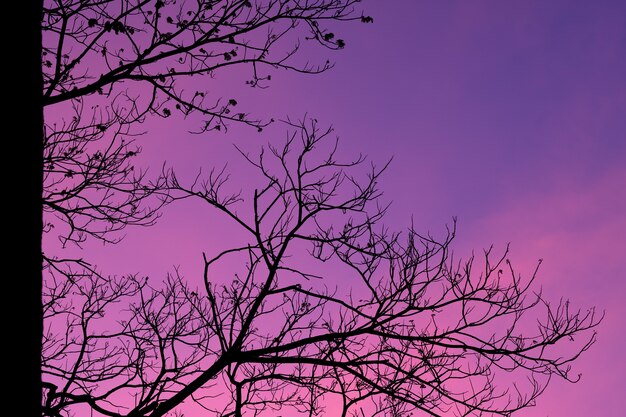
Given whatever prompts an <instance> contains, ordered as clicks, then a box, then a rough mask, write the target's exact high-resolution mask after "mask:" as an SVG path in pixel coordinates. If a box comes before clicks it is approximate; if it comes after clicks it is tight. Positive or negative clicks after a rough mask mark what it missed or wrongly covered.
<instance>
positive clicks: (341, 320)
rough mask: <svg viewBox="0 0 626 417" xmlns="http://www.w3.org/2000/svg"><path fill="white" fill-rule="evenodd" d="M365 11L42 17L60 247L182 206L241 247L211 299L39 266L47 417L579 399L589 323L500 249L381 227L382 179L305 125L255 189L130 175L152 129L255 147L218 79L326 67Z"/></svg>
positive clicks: (156, 8)
mask: <svg viewBox="0 0 626 417" xmlns="http://www.w3.org/2000/svg"><path fill="white" fill-rule="evenodd" d="M357 3H359V1H358V0H258V1H248V0H46V1H44V2H43V16H42V22H43V23H42V30H43V32H42V33H43V48H42V64H43V66H42V69H43V72H42V74H43V91H42V95H41V97H40V98H41V99H42V100H43V103H42V107H43V108H44V112H45V124H44V128H43V138H42V141H41V142H40V143H41V144H42V146H43V148H42V153H43V156H42V158H43V160H42V161H41V162H42V164H41V166H42V170H43V201H42V204H43V212H44V223H43V226H38V227H42V229H43V232H44V233H46V234H47V236H48V237H49V236H56V237H58V238H59V239H60V240H61V243H62V245H63V246H65V245H67V244H70V243H71V244H76V245H79V246H80V245H81V244H82V243H83V242H85V241H86V240H87V239H96V240H101V241H103V242H105V243H115V242H117V241H118V240H119V238H120V236H121V235H120V234H119V232H120V231H122V230H124V229H125V228H126V227H128V226H150V225H152V224H154V222H155V221H156V220H157V219H158V217H159V215H160V209H161V208H162V207H163V205H164V204H170V203H171V204H175V203H176V202H177V201H179V200H183V199H191V200H195V201H197V202H198V203H199V204H204V205H205V206H206V208H207V210H208V212H210V213H211V215H213V216H217V217H219V218H223V219H224V220H225V221H230V222H231V224H232V225H233V227H234V228H237V229H238V230H239V231H241V232H242V233H243V234H245V235H246V236H247V238H246V239H244V240H242V241H241V242H240V244H239V245H235V246H232V247H226V248H224V250H223V251H222V252H220V253H206V254H204V265H205V268H204V272H203V274H202V277H201V278H202V279H201V281H200V282H201V283H202V285H201V286H200V288H196V285H195V284H193V283H192V282H193V281H191V280H187V279H186V278H184V277H182V276H180V275H179V274H178V273H173V274H171V275H169V276H168V277H167V278H166V279H165V280H164V281H163V282H161V281H160V280H157V279H155V278H151V279H150V280H149V279H147V278H145V277H142V276H139V275H127V276H121V277H111V276H108V275H107V274H106V271H104V272H103V271H100V270H98V269H96V268H95V267H93V266H92V265H91V264H90V263H89V260H88V259H83V258H71V259H69V258H70V257H69V256H64V253H66V252H64V251H63V250H59V251H56V252H54V253H51V251H48V250H47V249H48V248H44V249H45V250H44V263H43V271H44V280H43V320H44V331H43V348H42V356H41V357H42V363H43V364H42V375H43V388H44V389H43V401H42V407H43V408H42V410H43V411H42V413H43V415H45V416H51V417H53V416H54V417H66V416H72V415H87V414H88V413H89V415H101V416H112V417H116V416H128V417H160V416H164V415H182V414H183V413H185V412H187V411H188V410H197V412H198V413H203V415H204V414H206V415H214V416H221V417H226V416H234V417H243V416H270V415H281V414H282V415H302V416H316V415H324V414H326V415H335V414H336V415H341V416H365V415H367V416H371V415H378V416H405V415H411V414H412V415H424V416H426V415H431V416H444V415H445V416H450V415H455V416H457V415H458V416H466V415H467V416H479V415H485V416H488V415H501V416H507V415H510V414H511V412H513V411H515V410H518V409H521V408H524V407H527V406H529V405H531V404H533V402H534V400H535V399H536V398H537V396H538V395H540V394H541V392H542V390H543V388H544V387H545V386H546V384H547V382H548V381H549V379H550V377H551V376H554V375H556V376H559V377H562V378H565V379H569V380H575V379H576V377H575V376H571V375H570V373H569V372H570V369H569V365H570V362H571V361H573V360H575V359H576V357H577V356H578V355H579V354H580V353H582V352H583V351H585V350H587V349H588V348H589V347H590V346H591V344H592V343H593V342H594V340H595V333H594V331H593V328H594V327H595V326H596V325H597V323H598V318H597V317H596V316H595V313H594V311H593V310H589V311H586V312H583V311H579V310H576V309H572V308H570V306H569V303H567V302H565V301H563V302H561V303H558V304H557V305H551V304H550V303H549V302H548V301H547V299H545V298H544V297H543V296H542V295H541V293H536V292H535V290H534V286H533V285H532V284H533V282H534V279H535V276H536V271H535V272H534V273H532V274H531V276H530V277H528V278H525V279H524V278H522V277H520V276H519V274H517V273H516V272H515V271H514V269H513V268H512V266H511V264H510V263H509V261H508V260H507V252H508V250H507V251H505V253H503V254H502V255H500V256H496V255H494V254H493V253H492V250H491V249H490V250H488V251H486V252H485V253H484V258H482V259H481V260H480V261H479V260H477V259H476V260H475V259H474V258H473V257H472V258H470V259H469V260H467V261H464V262H460V261H458V260H456V259H455V258H454V257H453V256H452V253H451V243H452V240H453V238H454V235H455V228H454V227H451V228H450V229H449V230H448V231H447V234H446V235H445V236H444V237H443V238H435V237H433V236H430V235H422V234H419V233H418V232H417V230H416V228H414V227H413V225H410V226H409V227H408V228H407V229H406V230H403V231H401V232H400V231H394V230H392V229H391V228H390V227H389V226H386V225H385V224H384V220H385V214H386V211H387V206H386V205H385V203H384V202H383V201H382V200H381V195H382V193H381V191H380V190H379V188H378V179H379V177H380V175H381V174H382V173H383V171H384V169H385V167H386V166H384V167H383V168H382V169H378V168H376V167H375V165H370V164H368V163H367V162H366V160H365V158H364V157H362V156H357V157H356V158H355V159H353V160H347V161H342V160H341V159H340V158H339V157H338V152H337V146H338V142H337V140H335V139H334V138H333V137H332V131H331V129H321V128H320V127H319V126H318V125H317V123H316V121H314V120H312V119H305V120H303V121H300V122H295V123H294V122H291V121H287V122H286V124H287V127H288V129H289V132H290V133H289V136H288V140H287V142H286V143H284V144H282V145H280V146H278V145H276V144H275V142H270V143H271V144H269V145H266V146H265V147H264V148H263V149H262V150H261V151H260V152H258V153H254V152H251V151H249V150H243V149H241V150H240V153H241V156H242V157H243V158H245V160H246V161H247V162H248V163H249V164H250V166H251V167H252V168H254V169H255V170H256V172H257V173H258V179H259V181H260V182H258V183H256V184H254V181H248V182H247V183H246V186H247V187H249V188H245V186H244V187H241V186H240V185H238V184H236V183H233V181H231V180H229V177H228V174H227V173H226V172H224V171H220V170H213V171H211V172H210V174H209V175H206V176H205V175H198V177H197V178H195V180H193V179H192V180H190V181H188V180H186V179H180V178H178V176H177V175H176V172H175V170H174V169H172V168H170V167H166V166H159V167H150V172H147V171H146V170H144V169H140V168H138V167H137V165H136V163H135V160H134V158H135V157H136V155H138V154H139V153H140V152H141V147H140V146H139V145H138V143H139V142H138V141H137V139H136V138H137V136H139V135H141V134H143V133H145V132H143V130H142V128H141V125H142V123H143V122H144V121H145V120H146V119H147V118H149V117H163V118H174V117H177V116H178V117H180V118H181V119H182V118H187V117H188V116H189V117H190V119H191V120H189V122H190V123H191V126H190V128H191V129H194V131H195V132H197V133H205V134H206V133H208V132H216V131H221V132H225V131H226V130H227V128H228V126H230V125H231V124H233V123H237V124H242V125H244V126H249V127H252V128H253V129H256V130H258V131H262V130H263V128H264V127H265V126H267V125H268V124H269V123H271V122H272V121H273V120H272V119H270V120H262V119H260V118H258V117H256V116H254V115H251V114H250V113H249V112H247V111H246V109H245V103H243V102H240V101H242V100H240V99H238V98H237V97H232V96H216V95H214V94H213V93H212V92H211V91H212V81H213V79H214V78H215V77H218V76H219V75H220V74H221V73H222V72H226V73H228V71H229V70H230V69H232V68H234V67H237V66H239V67H243V68H247V69H248V71H249V72H248V74H249V76H248V79H247V80H246V81H245V84H246V85H248V86H250V87H253V88H266V87H268V86H270V84H271V77H272V72H273V71H276V70H289V71H296V72H301V73H306V74H317V73H320V72H323V71H326V70H328V69H330V68H331V67H332V63H330V61H326V60H325V59H324V60H322V61H320V62H316V61H312V62H309V61H308V60H307V57H306V54H305V53H304V51H303V47H302V46H303V45H304V44H305V43H309V44H312V45H317V46H321V47H322V48H327V49H330V50H334V49H341V48H343V47H344V46H345V42H344V40H342V39H341V38H340V36H338V35H336V34H335V33H333V32H331V29H330V28H331V27H332V28H335V27H336V26H337V22H342V21H351V20H356V21H360V22H363V23H371V22H372V18H371V17H368V16H365V15H363V14H361V12H360V10H358V9H356V8H355V7H356V6H357ZM191 116H193V117H191ZM174 168H175V167H174ZM233 190H241V191H240V192H233ZM220 216H221V217H220ZM38 256H39V255H38ZM478 264H479V265H478ZM104 269H106V266H104ZM39 301H40V300H37V304H38V305H39ZM572 341H573V343H572V344H571V345H569V349H570V350H567V352H569V353H567V354H563V353H559V352H563V351H562V350H561V349H562V348H563V346H565V345H566V344H568V343H569V342H572ZM508 374H511V375H513V376H514V378H515V381H524V383H512V382H511V381H512V380H511V379H510V377H508V376H507V375H508Z"/></svg>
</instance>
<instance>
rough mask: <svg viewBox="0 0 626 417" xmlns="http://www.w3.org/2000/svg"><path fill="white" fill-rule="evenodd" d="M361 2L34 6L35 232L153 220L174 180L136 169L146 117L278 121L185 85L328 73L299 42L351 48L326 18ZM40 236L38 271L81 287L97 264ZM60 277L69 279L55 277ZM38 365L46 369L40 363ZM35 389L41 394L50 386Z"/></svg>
mask: <svg viewBox="0 0 626 417" xmlns="http://www.w3.org/2000/svg"><path fill="white" fill-rule="evenodd" d="M356 3H358V0H315V1H310V2H304V3H303V2H301V1H295V0H269V1H256V2H252V1H247V0H245V1H244V0H196V1H191V0H119V1H117V0H116V1H112V0H104V1H101V0H87V1H75V0H46V1H44V2H41V3H38V4H37V7H36V8H35V9H34V10H33V9H32V8H31V12H32V13H31V14H29V16H31V22H35V21H36V22H37V25H36V27H37V30H36V36H34V37H33V42H32V44H33V47H34V48H35V49H36V54H37V55H38V57H37V60H33V61H34V62H37V65H36V70H35V73H36V74H37V77H35V78H36V79H38V83H34V84H32V85H34V86H35V88H36V89H37V90H38V91H37V93H36V94H35V93H33V94H32V97H33V101H32V103H34V107H35V108H36V109H37V110H36V112H37V114H38V119H37V120H40V122H41V124H37V125H33V126H34V127H33V132H34V130H37V131H39V132H42V131H43V138H42V137H41V136H40V134H41V133H38V134H37V148H36V150H32V149H31V148H30V147H29V148H28V152H27V155H29V156H30V159H29V160H30V161H31V163H32V168H33V169H32V172H33V173H37V175H36V177H34V178H31V181H30V184H31V185H32V187H33V193H32V195H31V197H32V206H33V207H35V206H36V207H35V208H34V209H33V210H32V212H30V213H31V214H30V217H29V219H28V221H26V222H25V223H27V224H32V225H34V226H33V227H34V230H35V234H34V236H40V234H41V231H42V230H43V232H44V233H45V234H46V236H47V238H48V239H49V238H50V236H52V235H53V234H54V235H55V236H57V237H58V238H59V239H60V240H61V243H62V244H63V246H65V245H67V244H75V245H80V244H81V243H82V242H84V241H85V240H86V239H99V240H102V241H104V242H108V243H114V242H116V241H117V240H118V239H119V237H120V235H119V234H118V233H117V232H119V231H121V230H123V229H124V228H126V227H127V226H133V225H141V226H149V225H151V224H153V223H154V222H155V221H156V219H157V218H158V215H159V209H160V208H161V207H162V205H163V204H165V203H166V202H167V201H168V195H167V187H165V179H166V178H165V176H164V171H163V172H158V173H156V175H155V176H153V177H149V176H148V174H147V173H146V172H143V171H140V170H139V169H136V167H135V164H134V162H133V158H134V157H135V156H136V155H137V154H138V153H139V152H140V151H141V148H140V147H139V146H137V144H136V143H135V137H136V136H137V135H139V134H141V133H142V132H141V130H139V125H141V123H142V122H143V121H144V120H145V119H146V118H147V117H152V116H159V117H174V116H176V114H181V115H183V116H185V117H187V116H192V115H198V116H199V117H200V118H201V120H202V121H201V123H200V128H199V129H198V130H199V132H206V131H208V130H211V131H225V130H226V129H227V127H228V124H229V123H231V122H232V123H241V124H245V125H249V126H252V127H254V128H256V129H258V130H259V131H261V130H262V129H263V127H264V126H266V125H267V124H268V123H270V122H271V120H270V121H264V120H260V119H256V118H254V117H252V116H250V115H249V114H248V113H246V112H245V110H241V111H239V110H238V111H235V109H239V108H240V107H242V106H239V103H238V101H237V100H236V99H235V98H232V97H228V98H226V99H224V98H222V97H214V96H212V95H210V94H209V93H208V91H206V90H203V89H195V88H194V89H193V91H189V90H186V89H185V88H184V86H183V84H184V82H185V80H188V79H191V78H192V77H193V78H194V80H195V79H198V78H199V77H201V78H200V79H203V80H207V79H211V78H212V77H214V76H215V75H216V74H218V73H219V72H221V71H224V70H228V69H230V68H233V67H234V66H247V67H249V68H250V69H251V76H250V79H249V80H248V81H247V84H248V85H250V86H252V87H256V88H265V87H267V86H268V84H269V82H270V81H271V74H270V71H269V70H275V69H286V70H292V71H298V72H301V73H307V74H316V73H320V72H323V71H326V70H328V69H330V68H331V67H332V64H331V63H330V62H329V61H326V62H325V63H322V64H319V65H318V64H310V63H306V62H305V63H300V62H298V56H299V54H298V51H299V49H300V44H301V42H302V41H305V40H306V41H310V42H314V43H317V44H319V45H322V46H323V47H325V48H329V49H340V48H343V47H344V45H345V42H344V41H343V40H341V39H337V38H335V35H334V34H333V33H331V32H330V31H329V30H328V29H327V28H326V23H330V22H337V21H348V20H361V21H363V22H365V23H368V22H371V18H369V17H367V16H362V15H360V14H358V13H357V11H356V10H355V8H354V6H355V5H356ZM40 23H41V25H40ZM42 34H43V35H42ZM42 36H43V39H42ZM39 59H41V61H40V63H41V65H40V64H39ZM41 76H43V81H42V79H41ZM42 82H43V85H42V84H41V83H42ZM29 85H31V84H30V83H29ZM194 85H198V83H197V82H195V83H194ZM26 101H28V100H26ZM42 108H43V109H44V113H45V124H43V122H42V121H41V116H42V114H41V109H42ZM33 134H34V133H33ZM33 175H34V174H33ZM42 175H43V179H42V178H41V176H42ZM42 185H43V188H42ZM41 196H43V198H41ZM42 210H43V213H44V219H43V225H42V224H41V222H42V219H41V211H42ZM35 213H37V214H35ZM31 243H32V245H31V246H30V251H31V252H30V253H32V256H33V259H32V261H33V262H32V263H33V264H34V265H36V267H37V268H39V266H40V265H41V264H42V263H43V268H44V270H45V271H46V274H48V275H49V276H47V277H46V280H48V278H49V279H50V280H52V281H50V282H52V283H53V284H51V285H53V286H54V285H57V284H58V285H60V286H61V287H59V288H64V286H65V285H70V284H72V282H73V281H72V280H73V278H72V277H74V276H75V274H76V273H77V272H76V271H83V272H79V274H83V273H84V271H88V272H87V273H90V274H93V273H94V272H95V271H93V269H92V268H91V266H90V264H89V263H88V262H86V261H84V260H82V259H68V257H66V256H63V254H62V253H61V254H59V253H56V252H55V253H51V251H50V250H49V249H48V248H46V250H45V253H44V255H43V259H42V255H41V239H40V237H38V238H36V239H35V238H33V239H32V240H31ZM42 261H43V262H42ZM33 274H34V272H33V271H31V275H33ZM59 274H60V275H59ZM36 275H37V277H34V275H33V279H34V282H36V283H37V284H36V285H34V286H33V287H32V288H29V290H28V295H27V299H28V302H27V304H26V305H27V306H28V307H25V308H28V311H29V313H28V316H29V317H32V320H31V321H32V323H33V324H35V323H36V326H35V325H34V326H33V327H32V329H33V333H30V334H29V340H30V341H31V342H32V345H33V346H39V344H38V343H37V341H38V340H39V339H40V338H41V335H42V328H41V321H42V315H41V308H42V306H41V295H42V287H41V282H42V279H41V275H40V273H37V274H36ZM59 276H64V277H65V279H66V281H64V282H57V281H55V277H56V278H58V277H59ZM100 278H102V277H100ZM102 279H104V278H102ZM45 285H49V282H48V281H46V284H45ZM72 285H73V284H72ZM44 342H45V340H44ZM39 353H40V351H38V352H37V355H34V356H37V357H39V356H40V355H39ZM29 363H33V364H34V366H37V361H36V360H32V361H30V362H29ZM33 391H34V392H40V391H41V389H40V386H36V387H34V390H33ZM39 402H40V401H33V403H39Z"/></svg>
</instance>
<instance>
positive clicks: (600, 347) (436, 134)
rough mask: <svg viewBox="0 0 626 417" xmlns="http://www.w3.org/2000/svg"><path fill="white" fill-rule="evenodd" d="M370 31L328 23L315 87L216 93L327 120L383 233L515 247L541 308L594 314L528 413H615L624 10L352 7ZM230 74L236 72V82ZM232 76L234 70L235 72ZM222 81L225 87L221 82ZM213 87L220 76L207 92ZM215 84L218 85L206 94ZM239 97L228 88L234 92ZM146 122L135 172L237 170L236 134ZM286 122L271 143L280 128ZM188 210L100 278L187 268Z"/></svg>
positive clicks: (466, 249)
mask: <svg viewBox="0 0 626 417" xmlns="http://www.w3.org/2000/svg"><path fill="white" fill-rule="evenodd" d="M365 9H366V11H367V13H368V14H370V15H372V16H373V17H374V24H373V25H363V24H353V25H348V26H347V27H346V26H343V27H342V28H338V31H337V32H338V35H340V36H339V37H341V38H344V39H346V42H347V48H346V49H345V50H343V51H341V52H338V53H330V52H326V51H325V52H324V53H323V54H322V55H320V57H322V59H326V57H327V56H328V57H329V58H331V59H333V60H335V61H336V67H335V68H334V69H333V70H332V71H330V72H328V73H326V74H323V75H321V76H303V75H299V74H292V73H286V72H278V73H273V81H272V87H271V88H270V89H267V90H263V91H254V92H250V91H248V89H246V88H243V87H244V86H243V85H242V84H243V81H242V80H243V78H242V79H238V78H237V76H238V74H232V73H230V74H229V75H228V76H226V75H224V77H225V78H223V79H218V81H219V82H220V83H222V84H220V86H221V87H215V88H218V89H219V88H221V89H222V90H226V87H224V85H228V84H229V83H233V84H236V85H238V86H241V87H234V88H233V90H232V91H228V92H226V91H224V93H225V94H227V93H228V94H231V95H233V96H234V97H236V98H237V99H238V101H239V102H240V105H241V106H242V107H243V106H245V108H246V109H249V110H252V111H254V112H256V114H258V115H260V116H267V117H270V116H273V117H284V116H286V115H290V116H293V117H301V116H302V115H303V114H304V113H305V112H308V114H309V115H311V116H313V117H316V118H318V119H319V120H320V123H321V124H322V125H328V124H332V125H333V126H334V127H335V129H336V133H337V134H338V135H339V136H340V137H341V138H342V147H343V148H344V149H346V150H347V152H346V153H358V152H363V153H365V154H368V155H369V156H370V157H371V158H372V159H374V160H375V161H378V162H380V163H381V164H382V163H383V162H384V161H385V160H386V159H388V158H389V157H392V156H393V158H394V161H393V164H392V166H391V167H390V169H389V171H388V172H387V175H386V176H385V177H384V180H383V183H382V188H383V189H384V191H385V195H386V198H387V199H389V200H393V206H392V210H391V213H390V214H391V216H390V218H389V220H388V221H389V222H391V223H392V225H393V226H394V227H397V228H399V227H402V226H404V225H406V224H407V223H408V221H409V219H410V216H411V215H414V219H415V223H416V225H417V228H418V229H419V230H422V231H427V230H430V231H433V232H435V233H436V232H439V231H441V230H443V227H444V225H445V224H446V223H450V221H451V218H452V217H453V216H457V217H458V219H459V228H458V231H459V234H458V235H459V237H458V239H457V243H456V246H455V247H456V250H457V252H459V253H460V254H461V255H467V254H469V253H470V250H471V249H477V250H480V249H481V248H483V247H486V246H489V245H490V244H491V243H493V244H495V245H496V247H497V248H500V249H502V248H504V246H505V244H506V243H507V242H511V244H512V246H511V247H512V255H511V259H512V260H513V262H514V264H515V265H517V267H518V269H520V270H521V271H522V272H526V273H530V272H531V271H532V268H533V267H534V264H535V263H536V261H537V259H539V258H543V259H544V264H543V267H542V269H541V274H540V283H541V285H542V286H543V288H544V291H545V293H546V294H547V295H548V296H552V297H553V298H558V297H560V296H564V297H568V298H570V299H571V300H572V302H573V304H574V305H576V306H580V307H590V306H593V305H595V306H597V307H599V308H600V309H605V310H606V318H605V320H604V322H603V324H602V325H601V326H600V328H599V336H598V342H597V344H596V345H595V346H594V347H593V348H592V350H591V351H590V352H588V354H586V355H584V356H583V357H582V358H581V360H580V361H579V362H578V363H577V364H576V366H575V369H574V371H575V372H582V373H583V380H582V381H581V382H580V383H579V384H576V385H570V384H564V383H561V382H558V381H557V382H555V383H554V384H553V385H552V386H551V387H550V388H549V389H548V391H547V393H546V394H545V395H544V396H543V397H542V398H541V399H540V401H539V404H538V406H537V407H535V408H533V409H529V410H527V411H525V412H522V413H520V414H519V415H520V416H525V417H540V416H541V417H543V416H550V417H590V416H603V417H620V416H623V404H622V398H623V393H624V392H626V379H625V378H624V375H626V361H625V360H624V359H623V357H622V355H623V351H624V346H626V336H624V333H625V332H626V318H625V317H626V303H625V302H624V297H626V273H625V272H624V268H623V262H620V261H623V260H624V259H625V256H624V253H626V214H625V213H626V2H624V1H621V0H616V1H597V0H594V1H557V0H551V1H523V2H522V1H507V2H502V1H472V2H469V1H463V2H461V1H459V2H448V1H429V2H422V1H415V0H396V1H394V2H387V1H385V2H382V1H379V2H372V1H370V2H365ZM242 74H243V73H242ZM242 76H243V75H242ZM228 77H230V78H228ZM216 84H217V83H216ZM216 91H218V92H219V91H220V90H216ZM234 93H236V94H234ZM191 127H193V126H189V125H185V124H179V123H176V122H175V121H174V119H173V118H171V119H167V120H161V121H151V122H150V123H149V124H148V125H147V130H148V132H149V133H148V135H146V136H145V137H144V138H143V139H141V144H142V146H143V147H144V150H145V153H144V161H146V162H147V163H151V164H156V163H160V161H162V160H164V159H165V158H167V159H168V161H169V163H170V164H171V165H173V166H178V167H181V169H182V170H185V169H188V172H194V171H195V170H197V169H198V168H199V167H201V166H205V167H206V166H212V165H215V164H219V165H221V164H223V162H224V161H226V160H230V161H231V162H230V163H231V167H233V168H234V169H235V170H236V169H237V162H233V161H232V159H231V157H232V154H233V153H232V146H231V145H232V143H233V142H237V141H240V142H241V143H246V142H250V141H259V138H262V139H264V136H262V135H259V134H257V133H256V132H251V131H250V130H246V129H238V128H235V129H233V130H232V134H230V135H223V134H217V135H215V134H211V135H207V136H203V137H199V136H192V135H189V134H187V133H186V130H187V129H188V128H191ZM283 130H284V129H282V128H281V129H279V130H272V129H269V133H276V132H278V133H279V134H282V133H280V132H282V131H283ZM196 207H197V206H194V205H190V204H187V203H183V204H179V205H175V206H172V207H170V208H169V209H168V210H166V212H165V215H164V218H163V220H162V221H161V222H160V223H159V224H158V225H157V226H155V227H153V228H149V229H141V230H133V231H131V232H129V234H128V236H127V238H126V240H125V241H124V242H123V243H122V244H120V245H117V246H111V247H108V246H107V247H104V248H103V247H102V246H99V245H88V249H89V251H90V252H91V253H93V258H94V259H97V260H98V262H99V263H100V264H101V265H102V266H103V267H105V265H106V269H107V270H108V272H112V273H125V272H129V271H136V272H142V273H149V274H152V275H161V276H163V275H164V273H165V272H166V271H168V270H171V269H172V266H173V265H178V266H180V267H181V270H182V272H183V273H184V274H187V275H194V274H197V272H198V268H199V266H200V261H201V258H200V256H199V255H200V252H201V251H202V250H205V251H210V250H211V247H212V246H211V245H212V244H211V240H212V239H216V238H218V237H219V238H220V239H223V238H224V237H223V233H220V232H221V231H223V226H222V225H220V224H219V223H217V222H216V221H214V220H212V219H210V218H208V217H207V216H208V215H207V214H205V213H204V212H202V211H194V210H196Z"/></svg>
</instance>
